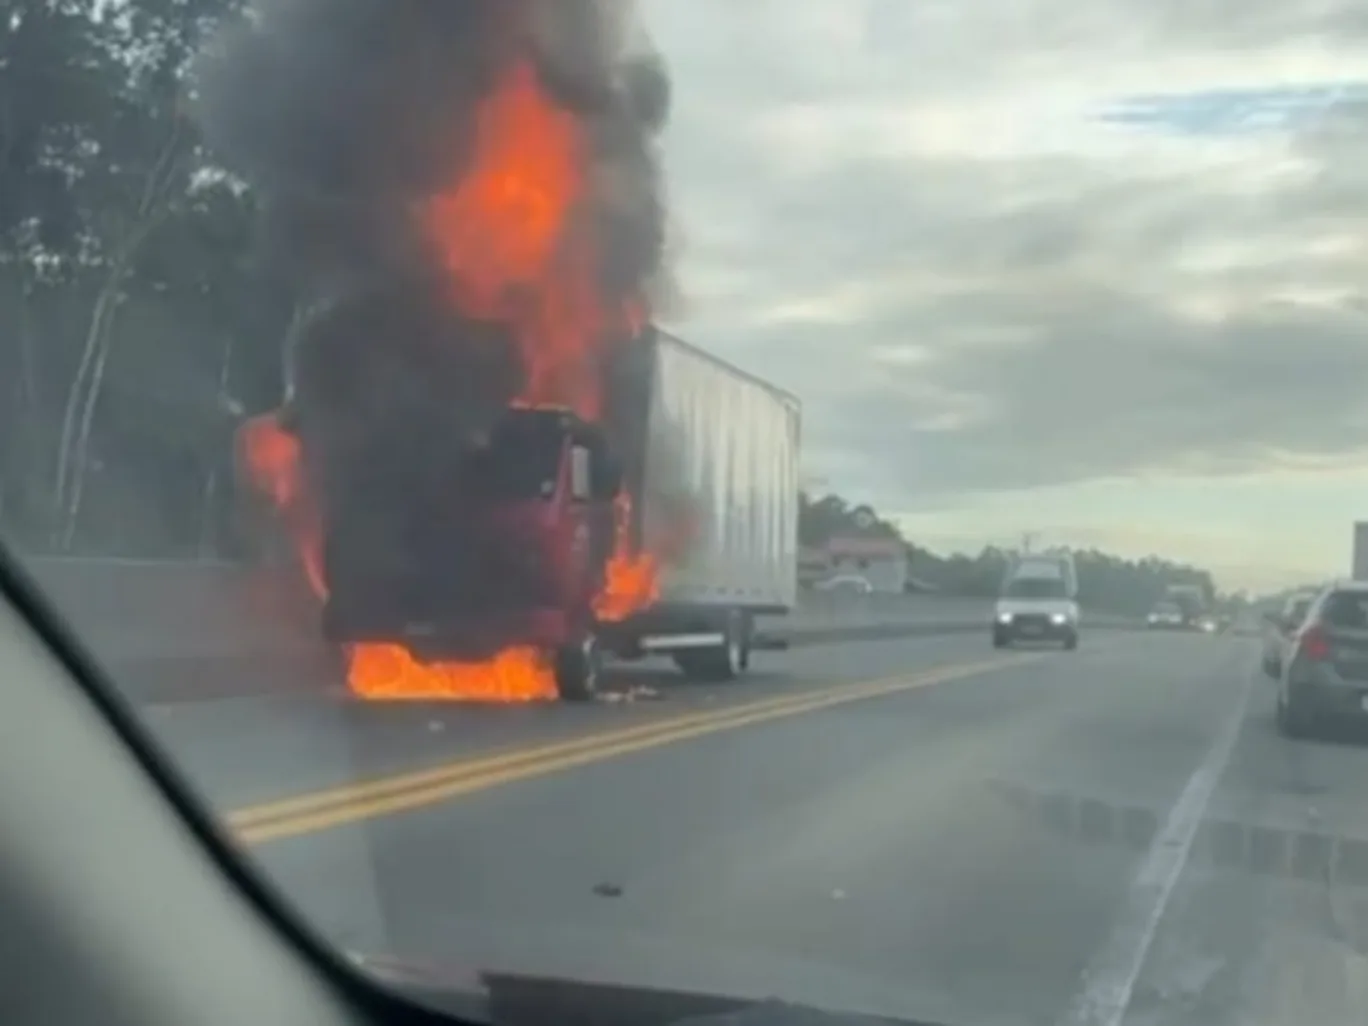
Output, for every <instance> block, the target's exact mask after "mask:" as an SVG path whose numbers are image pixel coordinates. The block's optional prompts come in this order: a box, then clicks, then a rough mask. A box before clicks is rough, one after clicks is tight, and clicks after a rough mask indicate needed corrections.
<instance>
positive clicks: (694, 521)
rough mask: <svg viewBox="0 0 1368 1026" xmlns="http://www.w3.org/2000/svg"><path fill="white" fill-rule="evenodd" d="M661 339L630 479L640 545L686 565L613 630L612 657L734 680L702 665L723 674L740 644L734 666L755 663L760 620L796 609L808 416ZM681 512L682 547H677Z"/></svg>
mask: <svg viewBox="0 0 1368 1026" xmlns="http://www.w3.org/2000/svg"><path fill="white" fill-rule="evenodd" d="M651 334H652V335H653V337H652V338H651V339H649V340H648V341H647V344H645V345H643V346H639V347H638V352H637V354H636V356H635V358H634V359H635V361H636V363H635V366H634V367H633V368H632V374H633V375H634V376H635V377H636V378H637V379H638V380H644V381H648V382H649V387H648V388H647V395H646V397H645V398H646V402H645V403H644V404H642V409H641V410H640V413H642V414H644V416H645V418H646V430H645V445H644V447H643V449H642V451H641V452H640V454H639V456H638V458H637V460H635V461H634V460H633V459H631V458H630V456H629V458H628V459H627V460H626V466H625V467H624V471H625V478H626V482H627V487H628V490H629V491H630V492H631V494H632V495H633V500H634V501H633V508H634V511H635V514H636V519H637V523H636V525H635V527H636V531H637V532H638V539H639V541H638V544H639V545H640V547H641V548H644V549H645V550H646V551H648V552H674V553H675V555H674V558H670V559H667V560H666V561H665V562H664V564H663V566H662V567H661V576H660V591H659V598H658V601H657V602H656V603H655V604H654V605H652V606H651V607H650V608H648V609H645V610H643V611H642V612H641V613H639V614H638V615H636V616H634V617H632V618H630V619H629V620H627V621H625V622H624V623H621V624H618V625H614V626H613V627H612V629H611V635H612V647H613V648H614V649H615V650H616V651H617V652H618V653H619V654H621V655H625V656H628V657H631V656H636V655H644V654H648V653H669V654H672V655H674V657H675V659H676V662H678V663H679V664H680V667H681V669H684V670H685V672H686V673H694V674H698V675H714V676H725V675H728V674H725V673H723V672H721V670H720V669H719V672H718V673H716V674H711V673H703V672H702V671H700V670H699V666H700V662H702V663H707V664H709V665H711V664H713V663H715V662H716V661H717V659H718V658H719V657H720V655H721V653H722V650H721V649H720V648H719V645H723V644H725V643H726V642H727V641H728V640H733V641H739V642H740V650H739V651H735V650H734V651H733V652H732V653H731V656H730V658H733V659H740V660H741V662H742V664H744V663H745V662H746V661H747V659H748V656H749V650H750V647H751V644H752V642H753V640H754V638H755V632H754V621H755V618H756V617H757V616H762V615H777V614H783V613H786V612H788V611H789V610H790V609H791V608H792V607H793V605H794V603H795V602H796V601H797V594H798V490H799V443H800V436H801V405H800V403H799V401H798V399H797V398H796V397H795V396H793V395H790V394H789V393H787V392H785V391H783V390H782V389H779V388H776V387H775V386H774V385H771V384H769V383H768V382H765V381H763V380H761V379H760V378H757V377H755V376H753V375H751V374H748V373H746V372H744V371H742V370H740V369H738V368H736V367H734V366H732V365H731V364H728V363H726V362H725V361H723V360H721V359H719V358H717V357H716V356H713V355H712V354H710V353H707V352H705V351H703V350H702V349H699V348H697V347H696V346H693V345H690V344H689V343H688V342H685V341H684V340H683V339H680V338H678V337H676V336H674V335H671V334H669V333H667V332H664V331H661V330H658V329H657V330H655V331H653V332H652V333H651ZM641 361H648V362H649V366H648V367H643V366H642V363H641ZM634 462H635V463H636V465H635V466H634V465H633V463H634ZM681 508H682V509H685V510H686V511H687V512H686V514H685V519H687V520H688V522H689V523H688V526H689V538H688V541H687V544H685V545H682V546H681V545H677V544H676V542H677V539H676V538H673V537H671V536H672V535H675V534H678V532H679V531H680V521H681V514H680V510H681ZM704 653H707V655H706V656H705V655H704ZM741 668H744V665H743V666H742V667H741Z"/></svg>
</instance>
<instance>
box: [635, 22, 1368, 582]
mask: <svg viewBox="0 0 1368 1026" xmlns="http://www.w3.org/2000/svg"><path fill="white" fill-rule="evenodd" d="M642 10H643V14H644V17H645V21H646V24H647V26H648V27H649V30H650V32H651V34H652V35H653V37H654V39H655V43H656V45H657V46H658V47H659V48H660V49H661V50H662V51H663V52H664V55H665V57H666V60H667V61H668V63H669V65H670V68H671V74H672V77H673V91H674V95H673V112H672V116H671V123H670V126H669V128H668V130H667V132H666V135H665V138H664V142H663V147H664V160H665V172H666V177H667V183H668V184H667V188H668V190H669V194H670V204H671V218H672V221H673V226H672V231H673V235H674V247H675V251H674V252H675V255H674V260H675V270H676V276H677V278H678V291H679V293H680V298H679V300H678V301H677V303H676V304H675V305H674V307H673V308H672V309H670V310H668V311H666V312H665V314H664V316H663V317H662V319H663V320H664V321H665V322H666V323H668V324H669V325H670V326H671V327H672V328H674V329H675V330H677V331H679V332H680V333H681V334H683V335H684V336H685V337H687V338H689V339H690V340H692V341H694V342H696V343H698V344H700V345H703V346H704V347H705V348H708V349H711V350H713V351H714V352H717V353H718V354H720V355H722V356H724V357H726V358H728V359H730V360H732V361H733V362H736V363H738V364H739V365H741V366H743V367H745V368H746V369H748V370H751V371H754V372H756V373H759V374H761V375H763V376H765V377H767V378H769V379H771V380H773V381H775V382H776V383H778V384H780V385H782V386H784V387H786V388H788V389H790V390H792V391H794V392H796V393H797V394H798V395H799V396H800V397H801V398H802V399H803V402H804V446H805V450H804V464H805V474H806V475H807V479H808V481H809V482H810V483H811V484H812V486H813V487H814V488H816V489H818V490H821V489H823V488H826V489H831V490H834V491H838V492H840V493H841V494H843V495H845V496H847V497H849V498H851V499H855V500H859V501H869V502H872V503H873V504H874V505H875V506H876V507H877V508H878V509H879V510H880V511H881V512H883V513H884V514H885V515H889V516H891V517H893V518H894V519H896V520H897V521H898V522H899V523H900V524H901V525H902V526H903V527H904V528H905V530H906V532H907V534H908V536H909V537H910V538H911V539H912V540H913V541H915V542H918V543H921V544H924V545H929V546H931V547H932V548H939V549H968V550H976V549H977V548H978V547H980V546H982V545H984V544H1014V543H1015V542H1016V541H1017V540H1019V539H1020V537H1021V535H1022V533H1023V532H1027V531H1030V532H1034V533H1035V534H1036V536H1037V538H1038V539H1039V540H1041V541H1042V542H1045V543H1053V544H1069V545H1080V546H1096V547H1098V548H1104V549H1107V550H1110V551H1113V552H1117V553H1120V554H1122V555H1127V556H1132V557H1134V556H1143V555H1147V554H1150V553H1158V554H1160V555H1163V556H1166V557H1169V558H1173V559H1178V560H1182V561H1188V562H1193V563H1196V564H1199V565H1201V566H1204V567H1207V568H1209V569H1211V570H1212V571H1213V572H1214V573H1215V575H1216V577H1217V580H1218V583H1219V584H1220V585H1221V586H1222V587H1224V588H1232V589H1233V588H1249V589H1254V590H1262V589H1273V588H1279V587H1282V586H1285V585H1290V584H1296V583H1302V582H1304V581H1307V580H1314V579H1322V578H1324V577H1327V576H1334V575H1341V574H1347V573H1348V568H1349V542H1350V536H1351V526H1350V525H1351V523H1352V521H1354V520H1355V519H1360V518H1361V519H1368V233H1366V232H1365V228H1368V7H1364V6H1363V5H1362V4H1361V3H1357V2H1356V0H1086V2H1083V0H745V2H737V0H643V4H642Z"/></svg>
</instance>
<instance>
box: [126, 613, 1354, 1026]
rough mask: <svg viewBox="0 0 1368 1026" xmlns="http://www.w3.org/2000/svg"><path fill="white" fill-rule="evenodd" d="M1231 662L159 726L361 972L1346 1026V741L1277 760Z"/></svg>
mask: <svg viewBox="0 0 1368 1026" xmlns="http://www.w3.org/2000/svg"><path fill="white" fill-rule="evenodd" d="M1257 657H1258V650H1257V642H1254V641H1251V640H1248V639H1237V638H1210V637H1199V636H1180V635H1145V634H1122V633H1116V634H1110V635H1109V634H1106V633H1105V632H1101V631H1098V632H1094V633H1093V634H1090V635H1089V636H1087V637H1086V638H1085V639H1084V642H1083V645H1082V647H1081V648H1080V649H1079V651H1077V652H1074V653H1064V652H1059V651H1041V652H1038V653H1005V654H1004V653H1000V652H994V651H993V650H992V649H991V648H990V647H989V645H988V644H987V639H986V637H978V636H953V637H943V638H922V639H911V640H901V641H886V642H878V643H864V644H859V645H833V646H830V647H825V648H816V649H804V650H797V651H794V652H791V653H788V654H782V655H778V654H776V655H770V656H768V657H767V658H766V660H765V665H766V667H767V669H766V670H765V671H764V672H762V673H760V674H758V675H757V676H755V677H754V678H753V679H751V680H749V681H747V682H746V683H744V684H741V685H736V686H728V687H720V688H719V687H707V688H705V687H685V686H677V687H669V688H666V689H664V690H663V695H664V697H662V698H660V699H657V700H639V701H622V702H615V703H606V704H603V705H601V706H596V707H593V708H569V707H563V706H552V707H534V708H502V709H461V708H450V707H446V708H442V707H437V708H434V707H430V706H401V707H390V708H370V707H362V708H357V707H354V706H347V705H343V704H340V703H324V702H315V703H312V704H310V703H303V702H298V701H291V702H281V703H276V704H274V705H267V704H263V703H255V704H252V703H247V704H241V705H238V706H233V707H213V708H208V707H206V708H204V709H199V710H196V709H194V708H191V707H180V708H178V709H168V710H161V711H157V712H154V713H151V714H150V715H151V716H152V717H153V718H152V720H151V721H150V722H152V723H153V724H154V729H155V730H156V732H157V733H158V734H159V736H161V737H162V738H163V740H164V741H165V742H166V744H167V745H168V747H169V748H170V749H171V750H172V751H173V752H174V753H175V754H176V755H177V756H178V758H179V759H180V760H181V761H182V763H183V765H185V766H186V767H187V770H188V772H189V775H190V776H191V778H192V779H193V780H194V781H195V782H196V783H198V784H199V785H200V786H201V788H202V790H203V792H204V793H205V794H206V795H207V796H209V798H210V799H211V800H212V801H213V802H215V804H216V805H217V806H218V807H219V808H221V809H223V810H224V811H225V813H229V812H231V813H232V822H233V823H234V825H235V828H236V830H237V832H238V835H239V837H240V838H241V841H242V843H243V845H244V847H245V848H246V850H248V851H249V852H250V853H251V855H252V857H253V858H254V859H256V860H257V861H258V862H259V864H260V865H261V866H262V867H263V868H264V869H265V870H266V873H267V875H268V876H269V877H271V878H272V879H273V880H275V881H276V882H277V883H278V884H279V886H280V887H281V889H282V891H283V892H284V893H285V894H287V895H288V896H289V897H290V898H291V899H292V900H293V901H294V902H295V903H296V904H297V905H298V907H299V908H300V909H301V910H302V911H303V912H304V913H305V915H306V916H307V917H308V918H309V919H310V920H312V921H313V922H314V923H315V924H316V925H317V926H318V928H319V929H320V930H322V931H323V932H324V934H326V935H327V936H329V937H330V938H331V939H333V940H334V941H336V942H337V943H339V944H341V945H344V946H347V947H350V948H354V949H359V950H368V951H384V952H390V953H393V954H397V955H399V956H412V957H417V958H421V959H423V960H426V961H430V960H433V959H436V960H438V961H441V962H445V963H449V964H451V965H453V966H467V967H475V966H495V967H500V968H512V969H523V970H532V971H545V972H552V973H567V974H571V975H576V976H584V977H591V978H600V979H614V978H617V979H622V980H626V981H641V982H647V983H659V984H661V985H670V986H683V987H700V988H713V989H717V990H725V991H731V992H734V993H738V994H743V995H749V996H756V997H763V996H767V995H771V994H775V995H780V996H783V997H787V998H790V999H793V1000H800V1001H810V1002H816V1003H819V1004H825V1005H827V1006H829V1007H837V1008H841V1007H844V1008H852V1009H853V1008H863V1009H865V1010H871V1011H885V1012H890V1013H900V1014H904V1015H909V1016H910V1015H917V1016H920V1017H922V1018H924V1019H927V1020H930V1021H938V1022H944V1023H948V1024H973V1026H976V1024H990V1023H992V1024H996V1023H1003V1024H1027V1023H1030V1024H1036V1023H1040V1024H1055V1023H1087V1022H1092V1023H1107V1024H1113V1023H1117V1024H1119V1023H1125V1024H1128V1026H1130V1024H1142V1023H1143V1024H1175V1026H1177V1024H1182V1026H1188V1024H1193V1026H1195V1024H1202V1026H1213V1024H1235V1023H1261V1024H1262V1023H1270V1024H1271V1023H1286V1024H1289V1026H1293V1024H1301V1023H1315V1024H1317V1026H1321V1024H1338V1023H1349V1022H1355V1023H1357V1022H1362V1021H1363V1018H1364V1015H1365V1009H1368V746H1365V745H1363V744H1362V743H1361V742H1360V741H1357V740H1355V739H1353V738H1350V739H1348V742H1347V743H1346V742H1338V741H1337V742H1324V743H1307V742H1297V743H1293V742H1289V741H1285V740H1283V739H1281V738H1279V737H1278V736H1276V735H1275V733H1274V731H1273V727H1272V685H1271V682H1269V681H1267V680H1266V679H1264V678H1262V677H1261V676H1258V671H1257V661H1258V658H1257ZM620 679H621V681H622V682H623V684H624V686H630V685H636V684H640V683H643V682H644V681H647V680H648V679H650V678H649V675H642V674H639V673H628V674H626V675H624V676H623V677H621V678H620ZM650 682H651V683H656V684H659V683H661V682H660V681H658V680H650ZM861 682H866V683H861ZM868 682H872V683H868ZM420 769H426V772H425V773H423V774H419V773H418V772H417V771H418V770H420ZM396 774H398V775H400V776H398V777H397V778H395V777H394V775H396ZM385 775H390V779H389V780H388V782H386V783H380V784H374V785H371V786H370V787H368V788H367V787H359V786H356V785H355V784H354V783H353V784H352V786H350V787H344V788H343V789H342V790H336V791H334V792H333V793H332V794H331V795H330V796H325V797H323V798H319V797H316V796H314V797H308V796H306V797H303V798H300V799H298V800H297V801H295V802H294V803H289V802H285V803H284V804H281V800H283V799H287V798H288V797H289V796H291V795H297V794H301V793H304V792H310V791H313V790H316V789H319V788H327V787H330V786H332V787H337V786H338V785H345V784H346V782H348V781H351V782H355V781H359V780H366V779H370V778H374V777H376V776H385Z"/></svg>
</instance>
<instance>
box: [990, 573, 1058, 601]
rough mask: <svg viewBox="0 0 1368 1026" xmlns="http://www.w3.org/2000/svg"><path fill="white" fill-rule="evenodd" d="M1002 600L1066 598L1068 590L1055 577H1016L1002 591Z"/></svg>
mask: <svg viewBox="0 0 1368 1026" xmlns="http://www.w3.org/2000/svg"><path fill="white" fill-rule="evenodd" d="M1002 597H1003V598H1067V597H1068V589H1067V588H1066V587H1065V586H1064V582H1063V581H1062V580H1060V579H1059V578H1057V577H1018V578H1016V579H1015V580H1012V581H1008V582H1007V584H1006V585H1005V586H1004V587H1003V589H1002Z"/></svg>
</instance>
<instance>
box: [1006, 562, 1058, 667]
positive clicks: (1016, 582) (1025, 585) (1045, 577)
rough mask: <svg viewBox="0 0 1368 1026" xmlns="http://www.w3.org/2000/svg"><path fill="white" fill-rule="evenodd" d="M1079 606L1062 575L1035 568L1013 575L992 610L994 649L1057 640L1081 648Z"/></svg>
mask: <svg viewBox="0 0 1368 1026" xmlns="http://www.w3.org/2000/svg"><path fill="white" fill-rule="evenodd" d="M1078 620H1079V615H1078V603H1077V602H1076V601H1075V600H1074V597H1073V595H1072V594H1071V591H1070V587H1069V582H1068V580H1067V578H1066V577H1065V576H1064V575H1063V573H1061V572H1059V571H1058V570H1056V572H1055V573H1054V574H1046V573H1040V572H1038V571H1037V570H1035V569H1034V568H1032V569H1029V570H1026V571H1025V572H1022V573H1018V574H1017V575H1015V576H1011V577H1009V578H1008V579H1007V581H1006V582H1005V583H1004V584H1003V586H1002V593H1001V596H1000V597H999V598H998V601H997V605H996V606H995V607H994V609H993V647H994V648H1006V647H1007V646H1008V645H1010V644H1012V643H1013V642H1015V641H1058V642H1061V643H1062V644H1063V646H1064V648H1066V649H1069V650H1070V651H1072V650H1073V649H1075V648H1077V647H1078Z"/></svg>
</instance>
